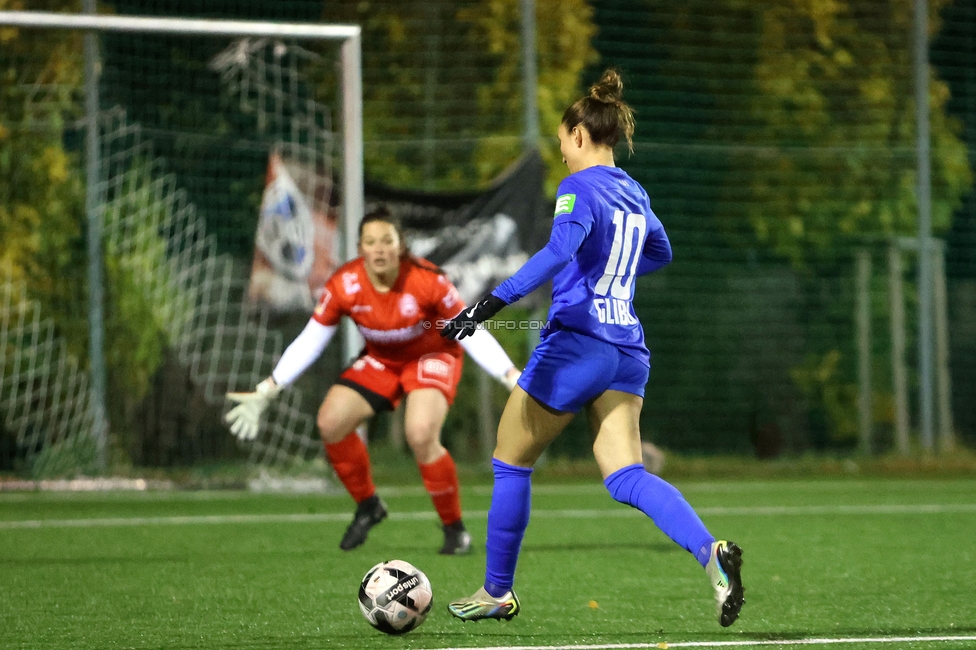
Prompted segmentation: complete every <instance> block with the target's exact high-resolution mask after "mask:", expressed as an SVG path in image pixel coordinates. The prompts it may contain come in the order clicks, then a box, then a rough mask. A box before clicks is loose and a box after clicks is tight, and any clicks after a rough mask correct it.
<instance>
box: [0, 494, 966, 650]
mask: <svg viewBox="0 0 976 650" xmlns="http://www.w3.org/2000/svg"><path fill="white" fill-rule="evenodd" d="M677 486H678V487H679V488H680V489H681V490H682V492H683V493H684V494H685V496H686V497H687V498H688V500H689V501H690V502H691V503H692V505H694V506H695V507H696V508H697V509H698V510H699V513H700V514H701V515H702V519H703V520H704V521H705V523H706V525H707V526H708V527H709V529H710V530H711V531H712V532H713V533H714V534H716V535H717V536H719V537H725V538H729V539H732V540H735V541H736V542H738V543H739V544H740V545H741V546H742V548H743V550H744V556H743V557H744V561H745V565H744V569H743V581H744V583H745V586H746V605H745V607H744V608H743V611H742V615H741V617H740V619H739V621H738V622H737V623H736V624H735V625H734V626H732V627H731V628H721V627H720V626H719V625H718V623H717V621H716V616H715V613H714V605H713V600H712V595H711V593H710V588H709V586H708V583H707V581H706V579H705V576H704V572H703V571H702V569H701V567H700V566H699V565H698V563H697V562H695V560H694V559H693V558H692V557H691V556H690V555H689V554H688V553H686V552H685V551H684V550H682V549H680V548H678V547H677V546H676V545H674V544H673V543H672V542H670V541H669V540H668V539H667V538H666V537H664V535H663V534H662V533H660V532H659V531H658V530H657V528H655V527H654V525H653V524H652V523H651V522H650V521H649V520H647V519H645V518H643V517H642V516H641V515H640V514H639V513H638V512H637V511H634V510H631V509H630V508H627V507H625V506H622V505H620V504H617V503H615V502H613V501H612V500H611V499H610V498H609V496H608V495H607V494H606V492H605V490H604V489H603V488H602V486H601V485H600V484H599V482H598V481H593V482H591V483H572V484H567V483H562V484H560V483H548V482H543V481H538V482H537V484H536V485H535V487H534V492H533V517H532V521H531V523H530V525H529V529H528V532H527V535H526V538H525V542H524V545H523V551H522V556H521V559H520V562H519V567H518V574H517V580H516V587H517V591H518V594H519V596H520V598H521V601H522V613H521V615H520V616H518V617H517V618H516V619H514V620H513V621H511V622H500V623H497V622H494V621H482V622H478V623H467V624H462V623H461V622H460V621H457V620H454V619H452V618H451V616H450V615H449V614H448V612H447V610H446V605H447V603H448V601H449V600H451V599H452V598H455V597H458V596H463V595H468V594H469V593H471V592H473V591H474V590H475V589H476V588H477V587H478V586H479V585H480V583H481V580H482V578H483V571H484V538H485V527H486V514H485V513H486V511H487V508H488V503H489V494H490V487H489V486H488V485H470V484H467V485H465V486H463V488H462V490H463V500H464V506H465V510H466V513H467V514H466V523H467V525H468V528H469V529H470V531H471V533H472V535H473V536H474V538H475V552H474V553H473V554H472V555H470V556H466V557H442V556H439V555H437V553H436V551H437V549H438V548H439V545H440V542H441V532H440V528H439V526H438V522H437V521H436V520H435V518H434V515H433V510H432V508H431V507H430V503H429V500H428V498H427V496H426V494H425V493H423V492H422V491H421V490H420V489H419V487H402V488H395V489H394V488H389V489H386V490H384V489H383V488H382V486H381V495H382V496H383V497H384V499H385V500H386V502H387V504H388V505H389V507H390V511H391V517H390V519H388V520H387V521H385V522H383V523H382V524H380V525H379V526H378V527H377V528H375V529H374V530H373V532H372V533H371V534H370V538H369V540H368V541H367V542H366V544H365V545H364V546H362V547H360V548H359V549H356V550H354V551H351V552H342V551H340V550H339V548H338V542H339V538H340V537H341V535H342V532H343V530H344V529H345V526H346V524H347V523H348V520H349V518H350V514H351V511H352V502H351V501H350V500H349V498H348V497H347V496H344V495H331V496H326V495H267V494H264V495H260V494H249V493H246V492H179V491H171V492H145V493H89V494H61V493H57V494H55V493H6V494H0V648H8V649H15V648H24V649H27V648H29V649H34V648H58V649H61V648H99V649H101V648H187V649H191V648H192V649H201V650H203V649H211V648H213V649H217V648H221V649H224V648H226V649H231V648H233V649H249V648H253V649H265V648H268V649H270V648H275V649H278V648H355V649H369V648H383V649H389V648H417V649H420V648H475V647H538V646H546V647H551V646H556V647H563V648H613V647H618V648H620V647H648V648H655V647H667V646H665V645H659V644H669V645H671V646H673V647H763V648H775V647H824V648H827V647H830V648H833V647H837V648H845V649H849V648H870V649H872V650H887V649H888V648H925V649H928V648H949V649H952V650H955V649H957V648H976V605H974V598H973V593H974V589H976V550H974V533H976V479H953V480H932V479H927V480H926V479H917V480H891V479H846V480H845V479H835V480H797V481H783V480H764V481H756V480H750V481H739V482H736V481H731V482H709V483H692V482H688V483H681V482H678V483H677ZM391 558H397V559H403V560H407V561H408V562H411V563H413V564H414V565H416V566H417V567H419V568H421V569H422V570H423V571H424V572H425V573H426V574H427V575H428V577H429V578H430V581H431V583H432V585H433V590H434V609H433V610H432V612H431V614H430V616H429V618H428V619H427V621H426V623H424V625H423V626H421V627H420V628H419V629H417V630H415V631H413V632H411V633H409V634H407V635H405V636H402V637H389V636H386V635H383V634H381V633H379V632H377V631H375V630H373V629H372V628H371V627H369V626H368V624H367V623H366V621H365V619H363V617H362V616H361V614H360V612H359V607H358V604H357V590H358V586H359V581H360V579H361V578H362V576H363V575H364V574H365V573H366V571H367V570H368V569H369V568H370V567H371V566H372V565H373V564H375V563H377V562H379V561H381V560H386V559H391ZM931 637H949V640H941V641H935V640H925V639H928V638H931ZM854 638H861V639H870V640H866V641H861V642H844V643H842V644H841V643H839V642H840V641H841V640H845V639H854ZM818 639H819V640H822V641H823V642H822V643H821V642H820V641H817V640H818ZM899 639H900V640H899ZM779 641H783V642H784V643H783V644H778V643H777V642H779ZM730 642H731V643H732V644H734V645H729V644H730ZM787 642H788V643H790V644H791V645H786V643H787ZM760 643H762V644H764V645H758V644H760ZM717 644H721V645H717ZM794 644H795V645H794Z"/></svg>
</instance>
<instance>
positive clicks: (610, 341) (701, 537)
mask: <svg viewBox="0 0 976 650" xmlns="http://www.w3.org/2000/svg"><path fill="white" fill-rule="evenodd" d="M622 91H623V83H622V81H621V79H620V75H619V74H618V73H617V72H616V71H615V70H612V69H611V70H607V71H606V72H604V74H603V76H602V77H601V78H600V80H599V81H598V82H597V83H596V84H594V85H593V86H592V87H591V88H590V94H589V95H588V96H587V97H583V98H582V99H579V100H578V101H576V102H575V103H574V104H573V105H572V106H570V107H569V108H568V109H566V112H565V113H564V114H563V118H562V122H561V123H560V125H559V131H558V136H559V147H560V151H561V152H562V155H563V161H564V162H565V163H566V165H567V166H568V167H569V171H570V175H569V176H568V177H567V178H566V179H565V180H563V182H562V183H561V184H560V185H559V190H558V193H557V198H556V212H555V217H554V219H553V225H552V234H551V236H550V239H549V243H548V244H547V245H546V247H545V248H543V249H542V250H540V251H539V252H538V253H536V254H535V255H534V256H533V257H532V258H531V259H530V260H529V261H528V262H526V264H525V265H524V266H523V267H522V268H521V269H519V270H518V271H517V272H516V273H515V275H513V276H512V277H511V278H509V279H508V280H506V281H505V282H503V283H502V284H500V285H499V286H498V287H496V288H495V289H494V290H493V291H492V292H491V293H490V294H489V295H488V296H487V297H486V298H485V299H483V300H482V301H481V302H479V303H478V304H476V305H475V306H473V307H471V308H469V309H466V310H465V311H463V312H461V314H459V315H458V316H456V317H455V318H454V319H453V320H451V321H448V322H447V323H445V324H444V326H443V329H442V330H441V335H442V336H446V337H449V338H453V339H459V338H464V337H465V336H469V335H470V334H472V333H473V332H474V331H475V329H476V328H477V327H478V324H479V323H482V322H484V321H485V320H487V319H489V318H491V317H492V316H494V315H495V314H496V313H498V311H499V310H501V309H502V308H503V307H504V306H506V305H509V304H512V303H514V302H516V301H517V300H519V299H521V298H522V297H523V296H525V295H527V294H529V293H530V292H532V291H533V290H535V289H536V288H538V287H540V286H541V285H542V284H543V283H545V282H547V281H548V280H550V279H551V280H552V308H551V309H550V310H549V324H548V327H547V329H545V330H544V331H543V332H542V336H541V341H540V343H539V345H538V347H536V349H535V351H534V352H533V353H532V356H531V358H530V359H529V362H528V364H527V365H526V367H525V370H524V371H523V372H522V376H521V378H520V379H519V381H518V386H517V387H516V388H515V390H514V391H513V392H512V394H511V396H510V397H509V400H508V403H507V404H506V405H505V410H504V412H503V413H502V417H501V420H500V421H499V424H498V442H497V446H496V447H495V452H494V458H493V459H492V466H493V469H494V476H495V482H494V487H493V490H492V496H491V507H490V508H489V510H488V541H487V545H486V548H487V566H486V570H485V582H484V585H483V586H482V587H481V588H480V589H479V590H478V591H477V592H476V593H475V594H474V595H473V596H471V597H469V598H462V599H460V600H456V601H454V602H452V603H450V605H449V606H448V609H449V610H450V612H451V614H453V615H454V616H455V617H457V618H460V619H462V620H466V621H472V620H480V619H485V618H494V619H507V620H510V619H511V618H512V617H514V616H516V615H517V614H518V613H519V611H520V609H521V605H520V604H519V599H518V597H517V596H516V595H515V591H514V590H513V585H514V581H515V565H516V563H517V562H518V555H519V550H520V548H521V545H522V538H523V537H524V535H525V529H526V527H527V526H528V523H529V510H530V502H531V476H532V466H533V465H534V464H535V462H536V460H538V458H539V456H540V455H541V454H542V452H543V451H544V450H545V449H546V447H547V446H548V445H549V443H550V442H552V440H554V439H555V438H556V436H558V435H559V434H560V433H561V432H562V430H563V429H564V428H565V427H566V425H567V424H569V422H570V420H571V419H572V418H573V415H574V414H575V413H577V412H578V411H580V410H581V409H585V411H586V415H587V419H588V420H589V423H590V428H591V430H592V432H593V438H594V442H593V454H594V456H595V457H596V461H597V464H598V465H599V467H600V471H601V473H602V474H603V478H604V485H606V487H607V490H609V492H610V495H611V496H612V497H613V498H614V499H616V500H617V501H620V502H621V503H626V504H627V505H630V506H632V507H634V508H637V509H639V510H641V511H642V512H643V513H645V514H646V515H647V516H648V517H650V518H651V519H652V520H653V521H654V523H655V524H656V525H657V526H658V527H659V528H660V529H661V530H662V531H663V532H664V533H665V534H666V535H667V536H668V537H670V538H671V539H672V540H674V541H675V542H676V543H677V544H679V545H680V546H682V547H683V548H685V549H686V550H687V551H688V552H690V553H691V554H692V555H694V556H695V558H696V559H697V560H698V562H700V563H701V565H702V567H704V569H705V572H706V574H707V576H708V578H709V580H710V582H711V584H712V588H713V590H714V592H715V599H716V603H717V610H718V618H719V623H720V624H721V625H722V626H729V625H732V623H733V622H735V620H736V618H738V616H739V611H740V609H741V608H742V604H743V602H744V599H743V591H744V590H743V587H742V580H741V567H742V550H741V549H740V548H739V547H738V546H737V545H736V544H735V543H733V542H729V541H725V540H716V538H715V537H714V536H713V535H712V534H711V533H709V531H708V529H707V528H705V525H704V524H703V523H702V521H701V519H700V518H699V517H698V515H697V513H695V511H694V509H692V507H691V505H689V504H688V502H687V501H686V500H685V498H684V497H683V496H682V495H681V493H680V492H679V491H678V490H677V489H675V488H674V487H673V486H672V485H670V484H669V483H667V482H665V481H664V480H662V479H660V478H658V477H657V476H654V475H653V474H650V473H648V472H647V471H646V470H645V469H644V466H643V464H642V463H641V447H640V411H641V406H642V404H643V398H644V386H645V384H646V383H647V378H648V373H649V370H650V353H649V352H648V350H647V347H646V345H645V344H644V331H643V329H642V327H641V324H640V321H639V320H638V319H637V316H636V315H635V313H634V309H633V304H632V301H633V298H634V280H635V278H636V277H637V276H639V275H643V274H645V273H650V272H651V271H654V270H656V269H659V268H661V267H662V266H664V265H666V264H668V263H669V262H670V261H671V244H670V242H669V241H668V238H667V235H666V234H665V232H664V227H663V226H662V224H661V222H660V221H659V220H658V218H657V217H656V216H655V215H654V212H652V211H651V206H650V200H649V199H648V196H647V193H646V192H645V191H644V189H643V188H642V187H641V186H640V185H639V184H638V183H637V182H636V181H634V180H633V179H632V178H631V177H630V176H629V175H627V173H626V172H624V171H623V170H621V169H619V168H618V167H616V166H615V165H614V158H613V147H614V145H616V144H617V142H618V140H619V138H620V136H621V135H623V136H624V138H625V139H626V140H627V144H628V146H629V148H630V150H631V151H633V143H632V137H633V132H634V117H633V112H632V111H631V109H630V107H629V106H627V104H625V103H624V102H623V101H622V100H621V94H622Z"/></svg>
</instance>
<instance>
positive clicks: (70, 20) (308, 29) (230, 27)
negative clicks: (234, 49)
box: [0, 11, 361, 40]
mask: <svg viewBox="0 0 976 650" xmlns="http://www.w3.org/2000/svg"><path fill="white" fill-rule="evenodd" d="M0 25H5V26H9V27H38V28H47V29H91V30H95V31H104V32H154V33H163V34H186V35H212V36H281V37H287V38H301V39H330V40H345V39H347V38H357V37H359V35H360V31H361V30H360V27H359V25H314V24H310V23H273V22H261V21H249V20H209V19H196V18H154V17H151V16H100V15H93V14H59V13H50V12H42V11H0Z"/></svg>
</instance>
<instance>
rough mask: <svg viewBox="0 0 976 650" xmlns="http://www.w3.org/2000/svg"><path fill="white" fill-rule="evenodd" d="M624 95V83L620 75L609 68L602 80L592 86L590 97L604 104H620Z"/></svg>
mask: <svg viewBox="0 0 976 650" xmlns="http://www.w3.org/2000/svg"><path fill="white" fill-rule="evenodd" d="M623 94H624V82H623V79H621V78H620V73H619V72H617V71H616V70H615V69H613V68H608V69H607V70H606V71H605V72H604V73H603V76H602V77H600V80H599V81H597V82H596V83H595V84H593V85H592V86H590V97H592V98H593V99H595V100H597V101H599V102H603V103H604V104H619V103H620V102H621V101H622V98H623Z"/></svg>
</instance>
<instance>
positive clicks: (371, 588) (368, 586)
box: [359, 560, 434, 634]
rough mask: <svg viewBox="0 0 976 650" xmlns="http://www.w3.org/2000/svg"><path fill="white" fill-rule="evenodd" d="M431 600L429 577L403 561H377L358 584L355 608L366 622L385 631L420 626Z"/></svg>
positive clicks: (404, 629)
mask: <svg viewBox="0 0 976 650" xmlns="http://www.w3.org/2000/svg"><path fill="white" fill-rule="evenodd" d="M433 602H434V592H433V591H431V588H430V580H428V579H427V576H426V575H424V572H423V571H421V570H420V569H418V568H417V567H415V566H414V565H412V564H410V563H409V562H404V561H403V560H387V561H386V562H380V563H379V564H377V565H376V566H374V567H373V568H372V569H370V570H369V571H367V572H366V576H365V577H363V582H362V584H360V585H359V609H360V610H362V612H363V616H365V617H366V620H367V621H369V624H370V625H372V626H373V627H375V628H376V629H377V630H379V631H380V632H386V633H387V634H405V633H407V632H409V631H410V630H412V629H414V628H417V627H420V624H421V623H423V622H424V621H425V620H426V619H427V614H428V613H430V607H431V605H432V604H433Z"/></svg>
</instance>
